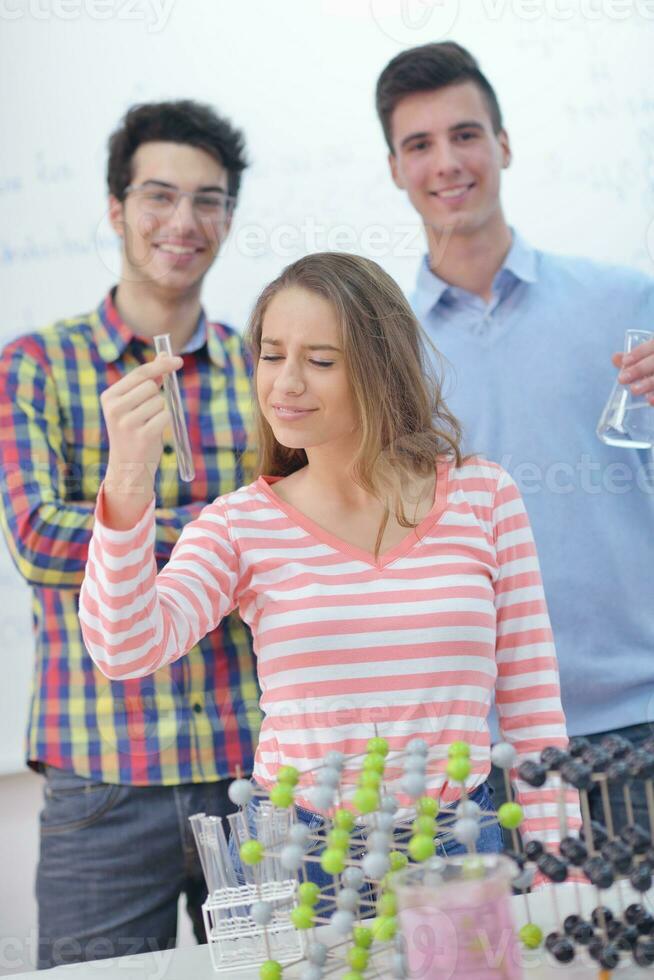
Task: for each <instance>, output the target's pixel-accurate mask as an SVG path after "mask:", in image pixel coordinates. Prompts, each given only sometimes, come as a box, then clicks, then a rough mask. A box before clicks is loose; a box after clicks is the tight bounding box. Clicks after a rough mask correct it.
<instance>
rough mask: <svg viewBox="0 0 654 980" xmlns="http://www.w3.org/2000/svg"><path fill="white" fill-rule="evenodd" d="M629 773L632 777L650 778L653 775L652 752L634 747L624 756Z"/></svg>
mask: <svg viewBox="0 0 654 980" xmlns="http://www.w3.org/2000/svg"><path fill="white" fill-rule="evenodd" d="M625 762H626V763H627V765H628V766H629V773H630V775H631V776H632V777H633V778H634V779H651V778H652V776H654V753H652V752H644V751H643V749H634V751H633V752H630V753H629V755H628V756H626V758H625Z"/></svg>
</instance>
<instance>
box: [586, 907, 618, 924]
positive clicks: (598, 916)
mask: <svg viewBox="0 0 654 980" xmlns="http://www.w3.org/2000/svg"><path fill="white" fill-rule="evenodd" d="M614 918H615V916H614V915H613V912H612V911H611V909H610V908H609V907H608V906H607V905H598V906H597V907H596V908H594V909H593V911H592V913H591V916H590V921H591V922H592V923H593V925H594V926H595V928H596V929H603V928H604V924H605V923H609V922H613V919H614Z"/></svg>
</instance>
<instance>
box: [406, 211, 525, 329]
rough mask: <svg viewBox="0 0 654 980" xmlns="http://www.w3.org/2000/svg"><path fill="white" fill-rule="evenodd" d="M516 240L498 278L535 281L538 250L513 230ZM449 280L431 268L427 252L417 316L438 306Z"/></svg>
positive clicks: (421, 270) (417, 294) (416, 296)
mask: <svg viewBox="0 0 654 980" xmlns="http://www.w3.org/2000/svg"><path fill="white" fill-rule="evenodd" d="M511 234H512V236H513V240H512V242H511V248H510V249H509V251H508V254H507V256H506V258H505V259H504V262H503V263H502V265H501V267H500V269H499V270H498V272H497V275H496V277H495V279H496V281H499V280H500V278H501V277H502V276H503V275H504V274H505V273H508V274H509V275H511V276H513V278H515V279H520V280H521V281H522V282H529V283H533V282H536V281H537V279H538V273H537V262H536V250H535V249H534V248H532V247H531V245H529V244H528V243H527V242H526V241H525V240H524V238H522V237H521V236H520V235H519V234H518V233H517V231H515V230H514V229H511ZM451 288H452V287H451V286H450V284H449V283H447V282H445V280H444V279H441V278H440V276H437V275H436V273H435V272H432V270H431V269H430V268H429V256H428V255H425V256H424V258H423V260H422V262H421V263H420V267H419V269H418V278H417V281H416V288H415V292H414V302H413V305H414V309H415V312H416V315H417V317H418V319H423V318H424V317H426V316H427V314H428V313H430V312H431V311H432V310H433V309H434V307H435V306H437V305H438V303H439V302H440V300H441V299H442V297H443V295H444V293H445V292H446V291H447V290H448V289H451Z"/></svg>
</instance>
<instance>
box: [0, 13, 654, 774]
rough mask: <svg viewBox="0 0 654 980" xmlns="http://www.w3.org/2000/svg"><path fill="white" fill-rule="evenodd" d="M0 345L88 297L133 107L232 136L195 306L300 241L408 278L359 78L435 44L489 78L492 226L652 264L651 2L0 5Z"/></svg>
mask: <svg viewBox="0 0 654 980" xmlns="http://www.w3.org/2000/svg"><path fill="white" fill-rule="evenodd" d="M0 21H1V24H0V26H1V28H2V30H1V32H0V65H1V67H0V82H1V83H2V85H3V91H4V92H8V93H11V98H10V99H6V100H5V104H4V109H3V128H2V132H3V137H4V138H3V148H2V151H1V154H2V155H1V158H0V209H1V212H0V213H1V221H0V306H1V308H2V315H1V316H0V324H1V326H0V341H3V342H4V341H5V340H7V339H9V338H10V337H13V336H15V335H16V334H19V333H23V332H25V331H26V330H30V329H33V328H35V327H37V326H40V325H45V324H47V323H48V322H51V321H52V320H54V319H56V318H58V317H61V316H71V315H74V314H77V313H80V312H84V311H86V310H89V309H91V308H92V307H94V306H96V305H97V303H98V302H99V300H100V298H101V297H102V295H103V294H104V292H105V291H106V290H107V289H108V288H109V286H110V285H111V284H112V283H113V282H114V281H115V279H116V276H117V272H118V268H119V252H118V247H117V243H116V240H115V239H114V236H113V234H112V232H111V230H110V228H109V225H108V222H107V220H106V203H105V182H104V181H105V178H104V168H105V149H106V141H107V137H108V135H109V133H110V132H111V131H112V130H113V128H114V127H115V125H116V123H117V121H118V119H119V118H120V116H121V115H122V114H123V113H124V112H125V110H126V109H127V108H128V106H129V105H131V104H132V103H134V102H137V101H149V100H160V99H168V98H182V97H190V98H196V99H199V100H202V101H206V102H209V103H211V104H214V105H215V106H216V107H217V108H219V110H220V111H222V112H224V113H225V114H226V115H228V116H229V117H231V118H232V120H233V121H234V122H235V123H236V124H237V125H239V126H241V127H242V128H243V129H244V130H245V132H246V134H247V138H248V146H249V155H250V159H251V163H252V165H251V167H250V169H249V170H248V171H247V172H246V176H245V178H244V186H243V193H242V198H241V201H240V203H239V207H238V209H237V212H236V217H235V223H234V228H233V231H232V235H231V238H230V240H229V241H228V243H227V244H226V246H225V249H224V253H223V255H222V256H221V257H220V259H219V261H218V262H217V264H216V266H215V268H214V269H213V270H212V271H211V273H210V274H209V276H208V278H207V282H206V288H205V306H206V308H207V310H208V311H209V313H210V314H211V315H212V316H214V317H217V318H221V319H224V320H226V321H227V322H230V323H232V324H233V325H235V326H239V327H240V326H242V325H243V324H244V322H245V320H246V318H247V314H248V311H249V309H250V307H251V305H252V303H253V300H254V298H255V297H256V295H257V293H258V291H259V290H260V289H261V288H262V287H263V286H264V285H265V283H266V282H268V281H269V280H270V279H271V278H273V277H274V276H275V275H276V274H277V273H278V272H279V270H280V269H281V268H282V267H283V266H284V265H286V264H287V263H288V262H291V261H292V260H293V259H295V258H297V257H299V256H300V255H302V254H305V253H306V252H311V251H317V250H322V249H327V248H332V249H344V250H349V251H353V252H360V253H362V254H366V255H368V256H369V257H371V258H375V259H377V261H379V262H380V263H381V264H382V265H383V266H384V267H385V268H386V269H387V270H388V271H389V272H390V273H391V274H392V275H393V276H395V278H396V279H397V280H398V282H399V283H400V285H401V286H402V287H403V288H405V289H410V288H411V285H412V282H413V279H414V276H415V270H416V266H417V264H418V261H419V258H420V256H421V254H422V251H423V243H422V236H421V231H420V228H419V225H418V223H417V221H416V217H415V215H414V213H413V211H412V210H411V208H410V207H409V206H408V205H407V203H406V201H405V200H404V199H403V196H402V194H401V192H399V191H398V190H396V188H395V187H394V186H393V184H392V183H391V181H390V179H389V177H388V172H387V164H386V151H385V146H384V142H383V139H382V135H381V131H380V128H379V125H378V123H377V120H376V117H375V114H374V106H373V99H374V85H375V81H376V78H377V76H378V74H379V72H380V71H381V69H382V68H383V67H384V65H385V64H386V63H387V61H388V60H389V59H390V58H391V57H393V56H394V55H395V54H397V53H398V51H400V50H401V49H402V48H404V47H407V46H412V45H415V44H422V43H425V42H427V41H432V40H442V39H444V38H445V37H452V38H453V39H455V40H458V41H460V42H461V43H462V44H464V45H466V46H467V47H469V48H470V49H471V51H472V52H473V53H474V54H475V55H476V56H477V57H478V59H479V61H480V62H481V66H482V69H483V70H484V71H485V72H486V73H487V74H488V76H489V78H490V80H491V81H492V82H493V84H494V85H495V87H496V90H497V92H498V95H499V98H500V103H501V105H502V107H503V111H504V115H505V121H506V126H507V129H508V131H509V134H510V136H511V140H512V146H513V154H514V160H513V163H512V166H511V168H510V170H509V171H508V172H507V173H506V174H505V175H504V202H505V210H506V213H507V216H508V218H509V220H510V221H511V223H512V224H514V225H515V226H516V227H517V228H519V229H520V230H521V231H522V232H523V234H525V235H526V236H527V237H528V239H529V240H530V241H531V242H532V243H533V244H535V245H537V246H539V247H542V248H546V249H551V250H553V251H558V252H566V253H577V254H586V255H588V256H591V257H594V258H597V259H605V260H610V261H615V262H619V263H623V264H627V265H631V266H634V267H636V268H640V269H642V270H644V271H649V272H652V263H653V255H654V225H653V219H654V191H653V188H654V125H653V119H654V96H652V94H651V91H652V85H651V82H652V77H651V68H650V65H651V51H652V50H653V46H654V2H652V0H465V4H464V3H463V2H456V0H323V2H320V0H277V2H276V3H274V4H273V3H270V2H269V0H241V3H239V4H236V3H234V2H233V0H6V2H4V3H3V6H2V12H1V13H0ZM0 586H1V587H2V603H1V612H0V617H1V620H0V641H1V643H0V772H10V771H16V770H19V769H21V768H22V766H23V764H24V763H23V747H22V746H23V729H24V726H25V718H26V711H27V700H28V689H29V678H30V673H31V667H32V656H33V654H32V639H31V624H30V618H29V594H28V590H27V589H26V588H25V586H24V585H23V583H22V582H21V581H20V579H19V577H18V575H17V573H16V572H15V571H14V569H13V566H12V565H11V562H10V559H9V558H8V556H7V553H6V550H5V549H4V546H0Z"/></svg>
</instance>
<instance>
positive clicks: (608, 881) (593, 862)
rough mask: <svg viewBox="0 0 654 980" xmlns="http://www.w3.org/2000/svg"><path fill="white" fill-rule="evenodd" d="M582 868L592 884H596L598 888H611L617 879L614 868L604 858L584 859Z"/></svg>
mask: <svg viewBox="0 0 654 980" xmlns="http://www.w3.org/2000/svg"><path fill="white" fill-rule="evenodd" d="M582 870H583V872H584V874H585V875H586V877H587V878H588V880H589V881H590V883H591V885H595V887H596V888H610V887H611V885H612V884H613V882H614V881H615V875H614V874H613V868H612V866H611V865H610V864H609V862H608V861H606V860H604V858H601V857H592V858H589V859H588V860H587V861H584V864H583V866H582Z"/></svg>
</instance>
